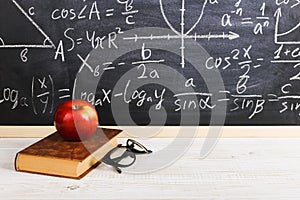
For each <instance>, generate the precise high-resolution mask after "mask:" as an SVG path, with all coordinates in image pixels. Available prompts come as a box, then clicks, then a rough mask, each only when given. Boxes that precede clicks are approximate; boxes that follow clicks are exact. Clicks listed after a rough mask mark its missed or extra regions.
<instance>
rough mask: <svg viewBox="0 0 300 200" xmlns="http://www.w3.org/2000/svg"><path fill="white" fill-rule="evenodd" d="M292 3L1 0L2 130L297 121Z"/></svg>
mask: <svg viewBox="0 0 300 200" xmlns="http://www.w3.org/2000/svg"><path fill="white" fill-rule="evenodd" d="M299 4H300V2H299V1H298V0H264V1H262V0H259V1H246V0H222V1H221V0H197V1H196V0H173V1H170V0H147V1H146V0H2V1H1V2H0V108H1V109H0V110H1V112H0V124H1V125H52V124H53V115H54V112H55V109H56V108H57V106H58V105H59V104H61V103H62V102H64V101H66V100H68V99H72V98H81V99H85V100H87V101H89V102H91V103H93V104H94V105H95V107H96V109H97V111H98V114H99V118H100V119H99V123H100V124H101V125H134V124H136V125H148V124H151V125H198V124H199V125H209V124H213V125H216V124H217V125H222V124H226V125H298V124H299V123H300V84H299V83H300V82H299V81H300V71H299V67H300V46H299V45H300V5H299Z"/></svg>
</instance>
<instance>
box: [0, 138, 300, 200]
mask: <svg viewBox="0 0 300 200" xmlns="http://www.w3.org/2000/svg"><path fill="white" fill-rule="evenodd" d="M37 140H38V139H31V138H1V139H0V161H1V162H0V176H1V179H0V199H230V200H233V199H272V200H274V199H299V196H300V190H299V186H300V167H299V166H300V155H299V152H300V139H298V138H293V139H290V138H277V139H276V138H265V139H263V138H252V139H250V138H239V139H237V138H236V139H234V138H222V139H220V140H219V143H218V144H217V146H216V147H215V149H214V151H213V152H212V153H211V154H210V155H209V156H208V157H207V158H206V159H204V160H201V159H199V151H200V150H199V149H200V145H201V144H202V142H203V141H204V139H201V138H198V139H195V141H194V143H193V145H192V147H191V148H190V149H189V151H188V152H186V154H185V155H184V156H183V157H182V158H181V159H179V160H178V161H177V162H175V163H174V164H173V165H171V166H170V167H168V168H166V169H163V170H159V171H157V172H154V173H146V174H141V175H133V174H126V173H124V174H121V175H119V174H117V173H116V172H115V171H113V170H112V169H111V168H109V167H107V166H105V165H102V164H101V165H100V166H99V167H98V168H96V169H95V170H93V171H92V172H91V173H90V174H88V175H87V176H86V177H85V178H83V179H82V180H70V179H64V178H56V177H49V176H42V175H33V174H27V173H21V172H16V171H15V170H14V167H13V162H14V156H15V154H16V153H17V152H18V151H19V150H20V149H22V148H24V147H26V146H28V145H29V144H31V143H33V142H35V141H37ZM119 140H121V141H122V140H125V139H124V138H122V139H119ZM170 140H171V139H170V138H155V139H151V140H149V141H146V142H151V143H149V146H151V147H152V148H153V149H154V150H155V149H156V148H160V147H161V146H163V145H165V144H168V143H169V142H170ZM150 144H151V145H150Z"/></svg>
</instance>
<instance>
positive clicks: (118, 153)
mask: <svg viewBox="0 0 300 200" xmlns="http://www.w3.org/2000/svg"><path fill="white" fill-rule="evenodd" d="M149 153H152V151H151V150H149V149H147V148H146V147H145V146H143V145H142V144H141V143H139V142H137V141H135V140H132V139H128V140H127V142H126V146H123V145H122V144H119V145H118V146H116V147H115V148H113V149H112V150H110V151H109V152H108V153H107V154H106V155H105V156H104V157H103V158H102V162H103V163H105V164H107V165H110V166H112V167H114V168H115V169H116V171H117V172H118V173H122V170H121V169H120V168H125V167H129V166H131V165H133V163H134V162H135V161H136V154H149Z"/></svg>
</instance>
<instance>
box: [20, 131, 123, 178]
mask: <svg viewBox="0 0 300 200" xmlns="http://www.w3.org/2000/svg"><path fill="white" fill-rule="evenodd" d="M120 132H121V130H115V129H104V128H103V129H100V128H99V129H98V130H97V131H96V133H95V134H94V135H93V136H91V137H90V138H88V139H87V140H85V141H84V142H70V141H65V140H64V139H63V138H62V137H61V136H60V134H59V133H58V132H55V133H53V134H51V135H49V136H47V137H46V138H44V139H42V140H40V141H38V142H36V143H34V144H32V145H31V146H29V147H27V148H25V149H23V150H22V151H20V152H19V153H17V155H16V159H15V168H16V170H17V171H23V172H32V173H39V174H46V175H54V176H61V177H69V178H75V179H80V178H82V177H83V176H84V175H86V174H87V173H88V172H89V171H90V170H91V169H93V168H94V167H96V166H97V165H98V164H99V163H100V160H101V159H102V157H103V156H104V155H105V154H106V153H107V152H108V151H109V150H110V149H112V148H113V147H115V146H116V145H117V140H116V138H117V136H118V135H119V133H120Z"/></svg>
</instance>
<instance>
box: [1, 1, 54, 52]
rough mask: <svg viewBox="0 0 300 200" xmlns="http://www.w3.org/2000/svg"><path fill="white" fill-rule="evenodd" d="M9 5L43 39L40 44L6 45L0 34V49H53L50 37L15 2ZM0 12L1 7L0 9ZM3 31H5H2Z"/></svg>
mask: <svg viewBox="0 0 300 200" xmlns="http://www.w3.org/2000/svg"><path fill="white" fill-rule="evenodd" d="M11 3H13V4H14V5H15V7H16V8H17V9H18V10H19V11H20V12H21V13H22V14H23V16H24V17H25V18H26V19H27V20H28V21H29V22H30V24H31V25H32V26H33V27H34V28H35V29H36V30H37V31H38V32H39V33H40V34H42V36H43V37H44V38H45V39H44V41H42V42H41V44H7V43H6V42H5V39H4V38H3V37H1V32H0V48H55V45H54V43H53V42H52V40H51V39H50V37H49V36H48V35H47V34H46V33H45V32H44V31H43V30H42V28H41V27H40V26H39V25H38V24H37V23H36V22H35V21H34V20H33V19H32V18H31V17H30V16H29V15H28V13H26V12H25V10H24V9H23V8H22V7H21V6H20V4H18V3H17V2H16V0H11ZM0 5H1V3H0ZM0 11H1V7H0ZM3 31H5V30H3Z"/></svg>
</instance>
